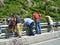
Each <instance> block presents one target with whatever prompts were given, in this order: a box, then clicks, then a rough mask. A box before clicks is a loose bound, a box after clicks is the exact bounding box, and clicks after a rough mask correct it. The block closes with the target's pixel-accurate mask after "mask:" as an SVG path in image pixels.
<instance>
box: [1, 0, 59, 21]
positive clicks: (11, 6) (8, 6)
mask: <svg viewBox="0 0 60 45" xmlns="http://www.w3.org/2000/svg"><path fill="white" fill-rule="evenodd" d="M30 1H31V2H32V6H31V7H29V6H28V2H27V0H4V4H5V6H4V7H0V18H5V17H6V18H7V17H10V13H11V12H15V13H18V14H19V15H20V16H21V18H25V17H30V18H31V16H32V11H36V12H37V13H40V14H42V18H43V17H45V14H46V13H47V12H48V13H49V14H50V15H51V16H52V17H57V18H59V17H60V15H59V14H60V9H58V11H56V10H55V9H52V8H51V6H56V7H58V8H60V0H52V1H48V2H46V3H45V4H43V2H44V0H30ZM46 6H47V7H46ZM21 9H24V10H25V13H24V12H23V11H22V10H21ZM41 20H43V21H42V22H45V19H41Z"/></svg>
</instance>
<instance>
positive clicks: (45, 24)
mask: <svg viewBox="0 0 60 45" xmlns="http://www.w3.org/2000/svg"><path fill="white" fill-rule="evenodd" d="M41 26H42V27H43V26H48V25H47V23H41ZM54 26H60V22H54ZM0 27H2V29H6V28H8V25H0ZM23 28H25V27H23Z"/></svg>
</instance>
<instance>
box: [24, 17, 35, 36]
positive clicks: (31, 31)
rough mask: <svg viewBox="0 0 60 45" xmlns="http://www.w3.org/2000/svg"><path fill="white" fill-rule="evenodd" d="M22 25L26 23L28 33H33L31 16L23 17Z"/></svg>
mask: <svg viewBox="0 0 60 45" xmlns="http://www.w3.org/2000/svg"><path fill="white" fill-rule="evenodd" d="M24 25H26V26H27V27H29V30H28V32H29V33H28V35H29V36H30V35H34V32H33V26H34V21H33V20H32V19H31V18H25V19H24Z"/></svg>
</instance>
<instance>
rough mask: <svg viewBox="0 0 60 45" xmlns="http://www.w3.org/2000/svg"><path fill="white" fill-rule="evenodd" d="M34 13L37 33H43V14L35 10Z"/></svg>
mask: <svg viewBox="0 0 60 45" xmlns="http://www.w3.org/2000/svg"><path fill="white" fill-rule="evenodd" d="M32 15H33V18H34V20H35V23H36V25H35V27H36V33H37V34H41V25H40V17H41V15H40V14H38V13H36V12H33V13H32Z"/></svg>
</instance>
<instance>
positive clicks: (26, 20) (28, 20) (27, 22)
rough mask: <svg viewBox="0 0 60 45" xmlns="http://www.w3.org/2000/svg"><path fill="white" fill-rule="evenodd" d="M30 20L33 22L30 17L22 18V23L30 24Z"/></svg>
mask: <svg viewBox="0 0 60 45" xmlns="http://www.w3.org/2000/svg"><path fill="white" fill-rule="evenodd" d="M32 22H34V20H32V19H31V18H25V19H24V24H26V25H30V24H31V23H32Z"/></svg>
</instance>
